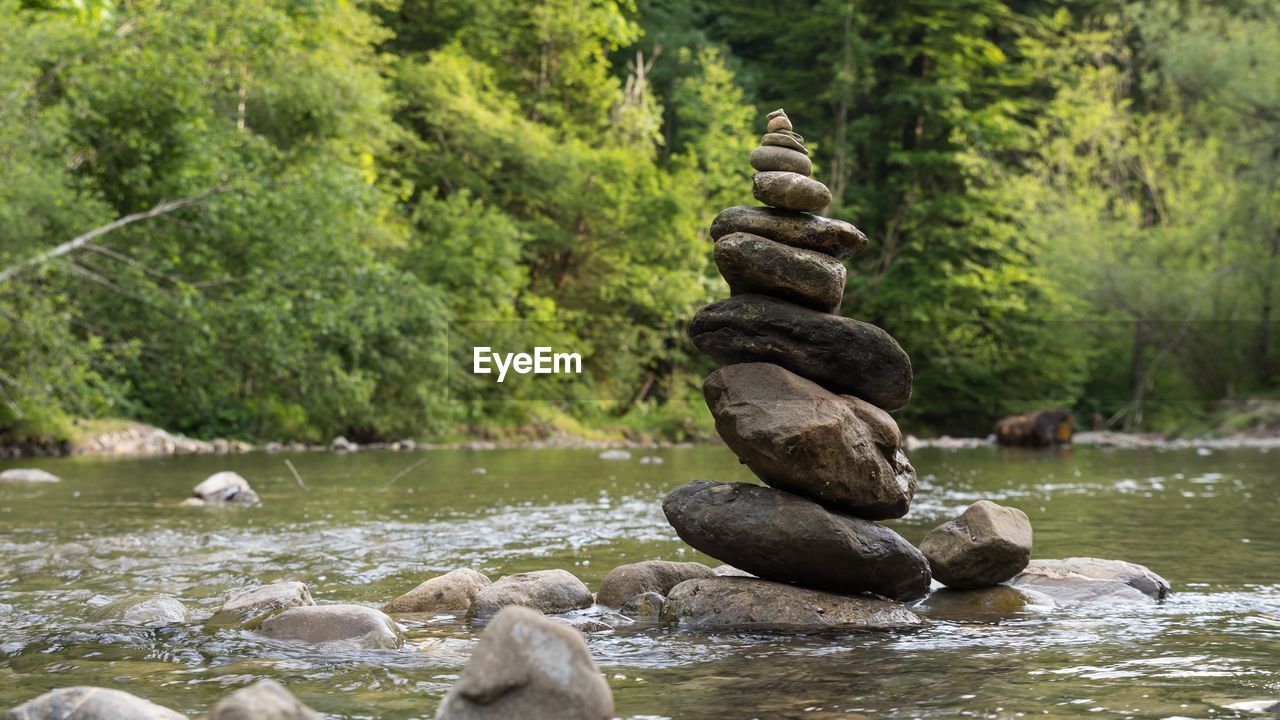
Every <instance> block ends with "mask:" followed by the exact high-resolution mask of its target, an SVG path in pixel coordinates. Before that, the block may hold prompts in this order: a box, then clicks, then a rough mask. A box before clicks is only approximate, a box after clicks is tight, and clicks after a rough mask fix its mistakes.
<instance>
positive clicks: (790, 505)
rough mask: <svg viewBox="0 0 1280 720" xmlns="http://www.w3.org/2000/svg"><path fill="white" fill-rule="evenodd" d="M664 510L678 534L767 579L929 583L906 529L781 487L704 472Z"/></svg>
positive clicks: (888, 593) (920, 590)
mask: <svg viewBox="0 0 1280 720" xmlns="http://www.w3.org/2000/svg"><path fill="white" fill-rule="evenodd" d="M662 510H663V512H664V513H666V516H667V521H668V522H670V523H671V526H672V527H674V528H675V529H676V533H677V534H679V535H680V539H682V540H684V541H685V542H687V543H689V544H690V545H692V546H693V547H694V548H696V549H698V550H700V551H702V552H704V553H706V554H707V555H710V556H711V557H713V558H716V559H717V560H721V561H724V562H726V563H729V564H731V565H733V566H734V567H738V568H741V569H743V570H746V571H747V572H749V573H752V574H754V575H758V576H759V577H761V578H764V579H767V580H778V581H781V582H794V583H796V584H799V585H803V586H805V587H810V588H814V589H818V590H829V591H832V592H840V593H860V592H873V593H876V594H877V595H883V596H885V597H887V598H892V599H894V600H909V599H912V598H918V597H920V596H922V595H924V594H925V593H926V592H928V590H929V563H928V562H927V561H926V560H925V559H924V555H922V554H920V551H919V550H917V549H916V548H915V547H914V546H912V545H911V543H909V542H907V541H906V540H905V539H903V538H902V536H900V535H898V534H897V533H895V532H894V531H892V530H890V529H889V528H887V527H884V526H883V525H878V524H876V523H874V522H871V521H869V520H862V519H860V518H856V517H852V516H849V515H843V514H839V513H833V512H830V511H828V510H827V509H826V508H824V507H822V506H821V505H819V504H817V503H815V502H813V501H811V500H805V499H804V498H801V497H798V496H796V495H792V494H791V493H787V492H783V491H781V490H775V489H773V488H768V487H761V486H758V485H748V484H745V483H720V482H710V481H706V480H698V481H695V482H691V483H687V484H685V485H681V486H680V487H678V488H676V489H675V490H673V491H672V492H671V494H669V495H667V497H666V499H665V500H663V502H662Z"/></svg>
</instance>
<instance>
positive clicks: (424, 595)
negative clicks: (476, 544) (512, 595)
mask: <svg viewBox="0 0 1280 720" xmlns="http://www.w3.org/2000/svg"><path fill="white" fill-rule="evenodd" d="M492 584H493V581H491V580H490V579H489V578H488V577H486V576H485V575H484V574H482V573H478V572H476V571H475V570H472V569H471V568H458V569H457V570H452V571H450V572H447V573H445V574H444V575H439V576H436V577H433V578H431V579H430V580H427V581H425V582H423V583H422V584H420V585H418V586H417V587H415V588H414V589H412V590H410V591H409V592H407V593H405V594H403V595H401V596H400V597H398V598H396V599H395V600H392V601H391V602H389V603H387V604H386V606H385V607H383V608H382V612H386V613H465V612H466V611H467V610H469V609H470V608H471V603H472V602H473V601H474V600H475V598H476V595H478V594H479V593H480V591H481V590H483V589H484V588H486V587H488V586H489V585H492Z"/></svg>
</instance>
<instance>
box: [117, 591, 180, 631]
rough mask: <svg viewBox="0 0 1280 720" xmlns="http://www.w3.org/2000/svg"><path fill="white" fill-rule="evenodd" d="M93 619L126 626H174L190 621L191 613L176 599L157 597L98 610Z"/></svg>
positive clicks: (134, 600) (124, 602) (133, 600)
mask: <svg viewBox="0 0 1280 720" xmlns="http://www.w3.org/2000/svg"><path fill="white" fill-rule="evenodd" d="M94 615H95V617H96V618H97V619H100V620H104V621H107V622H120V623H124V624H126V625H141V626H150V625H174V624H177V623H184V622H187V621H189V620H190V619H191V611H190V610H188V609H187V607H186V606H185V605H183V604H182V603H181V602H180V601H179V600H178V599H177V598H174V597H170V596H168V595H158V596H156V597H152V598H147V599H145V600H137V599H129V600H123V601H120V602H114V603H111V604H110V605H107V606H105V607H103V608H100V609H99V610H98V611H97V612H96V613H94Z"/></svg>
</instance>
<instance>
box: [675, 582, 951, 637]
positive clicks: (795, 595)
mask: <svg viewBox="0 0 1280 720" xmlns="http://www.w3.org/2000/svg"><path fill="white" fill-rule="evenodd" d="M662 619H663V620H664V621H667V622H674V623H679V624H680V625H681V626H684V627H688V628H698V629H709V628H730V627H732V628H770V627H777V628H787V627H805V628H831V627H840V628H846V629H859V630H892V629H900V628H915V627H922V626H924V625H926V624H928V623H927V621H926V620H925V619H924V618H922V617H920V616H919V615H917V614H915V613H914V612H911V611H910V610H908V609H907V608H906V607H905V606H903V605H902V604H901V603H896V602H889V601H887V600H879V599H875V598H870V597H865V596H861V597H860V596H853V595H837V594H835V593H829V592H822V591H819V590H809V589H807V588H802V587H797V586H795V585H786V584H784V583H778V582H770V581H768V580H758V579H755V578H738V577H722V578H713V579H698V580H688V581H686V582H682V583H680V584H679V585H677V586H675V588H673V589H672V590H671V594H669V595H668V596H667V600H666V603H665V604H664V605H663V608H662Z"/></svg>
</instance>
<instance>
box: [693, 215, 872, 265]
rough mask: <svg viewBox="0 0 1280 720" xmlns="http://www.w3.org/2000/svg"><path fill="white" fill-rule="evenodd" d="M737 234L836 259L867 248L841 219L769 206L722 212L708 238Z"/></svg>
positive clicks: (860, 236)
mask: <svg viewBox="0 0 1280 720" xmlns="http://www.w3.org/2000/svg"><path fill="white" fill-rule="evenodd" d="M736 232H745V233H751V234H752V235H759V236H760V237H764V238H768V239H770V240H773V241H775V242H780V243H783V244H784V245H791V246H792V247H798V248H804V249H806V250H816V251H817V252H820V253H824V254H826V255H830V256H831V257H833V258H836V259H837V260H845V259H848V258H851V257H853V256H854V255H857V254H858V253H860V252H862V250H863V249H864V248H865V247H866V246H867V236H866V235H863V234H862V231H861V230H859V229H858V228H856V227H854V226H853V225H850V224H849V223H847V222H845V221H843V220H834V219H832V218H825V217H821V216H819V215H810V214H808V213H800V212H792V211H790V210H779V209H777V208H771V207H742V206H738V207H731V208H726V209H724V210H721V211H720V214H719V215H716V219H715V220H713V221H712V223H711V238H712V239H713V240H719V239H720V238H722V237H724V236H725V235H729V234H730V233H736Z"/></svg>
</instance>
